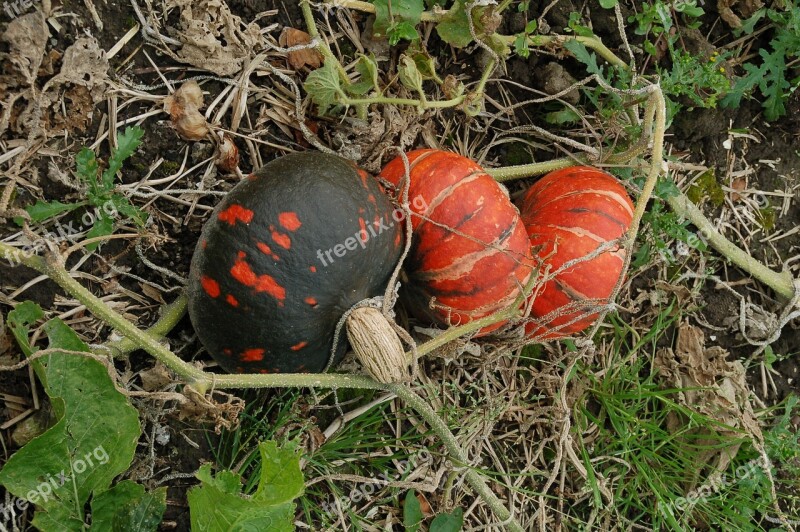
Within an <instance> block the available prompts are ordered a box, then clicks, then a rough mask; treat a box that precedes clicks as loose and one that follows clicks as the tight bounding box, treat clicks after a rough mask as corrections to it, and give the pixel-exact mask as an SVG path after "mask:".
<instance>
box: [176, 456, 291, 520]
mask: <svg viewBox="0 0 800 532" xmlns="http://www.w3.org/2000/svg"><path fill="white" fill-rule="evenodd" d="M259 452H260V454H261V461H262V464H261V479H260V481H259V485H258V488H257V490H256V493H255V495H253V497H252V498H249V499H246V498H244V497H242V495H241V479H240V477H239V476H238V475H236V474H235V473H232V472H230V471H222V472H220V473H218V474H217V475H216V476H213V475H212V474H211V467H210V466H209V465H205V466H203V467H201V468H200V470H199V471H198V472H197V478H198V479H199V480H200V482H201V484H200V486H197V487H194V488H192V489H191V490H189V494H188V499H189V510H190V514H191V522H192V532H198V531H199V532H204V531H205V532H223V531H224V532H228V531H234V530H236V531H244V530H269V531H274V532H284V531H285V532H291V531H293V530H294V525H293V518H294V510H295V504H294V502H292V501H293V500H294V499H295V498H297V497H299V496H300V495H301V494H302V493H303V487H304V482H303V474H302V472H301V471H300V457H299V456H298V454H297V453H296V452H295V450H294V448H284V449H278V446H277V444H276V443H275V442H273V441H266V442H262V443H261V444H259Z"/></svg>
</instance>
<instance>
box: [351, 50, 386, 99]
mask: <svg viewBox="0 0 800 532" xmlns="http://www.w3.org/2000/svg"><path fill="white" fill-rule="evenodd" d="M356 72H358V79H359V80H358V81H357V82H356V83H351V84H350V85H348V86H347V87H345V89H346V90H347V92H349V93H351V94H353V95H355V96H363V95H365V94H367V93H368V92H369V91H371V90H373V89H374V90H376V91H378V92H380V86H379V85H378V63H377V61H376V60H375V55H374V54H369V55H368V56H367V55H360V56H359V57H358V61H356Z"/></svg>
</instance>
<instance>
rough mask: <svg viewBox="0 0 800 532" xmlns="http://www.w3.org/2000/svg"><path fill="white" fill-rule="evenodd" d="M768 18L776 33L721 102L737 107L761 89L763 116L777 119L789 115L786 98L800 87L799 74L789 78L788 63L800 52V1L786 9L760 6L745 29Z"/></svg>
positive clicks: (744, 66) (745, 30) (749, 32)
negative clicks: (787, 113) (756, 62)
mask: <svg viewBox="0 0 800 532" xmlns="http://www.w3.org/2000/svg"><path fill="white" fill-rule="evenodd" d="M765 17H766V18H768V19H769V20H770V21H771V22H772V25H773V32H774V33H773V37H772V39H771V40H770V43H769V47H768V48H761V49H760V50H759V51H758V55H759V58H760V60H761V61H760V64H754V63H745V64H744V65H743V68H744V75H743V76H742V77H740V78H738V79H737V80H736V82H735V83H734V85H733V88H732V89H731V90H730V93H729V94H728V95H727V96H726V97H725V98H724V99H723V101H722V103H723V105H725V106H729V107H736V106H738V105H739V104H740V103H741V100H742V98H744V97H745V96H750V95H752V93H753V92H754V91H755V90H756V89H758V90H759V91H760V92H761V94H762V95H763V96H764V99H763V101H762V106H763V108H764V117H765V118H766V119H767V120H776V119H778V118H780V117H781V116H783V115H785V114H786V106H785V102H786V100H787V99H788V98H789V95H790V94H791V93H792V92H794V91H795V90H797V88H798V87H800V76H798V77H795V78H793V79H790V77H789V76H790V71H789V63H790V62H791V61H792V60H794V59H796V58H797V56H798V54H800V4H798V2H797V0H795V1H794V2H793V3H792V5H790V6H788V7H787V8H786V9H785V10H778V9H775V8H762V9H759V10H758V11H757V12H756V13H755V14H753V16H751V17H750V18H749V19H747V20H746V21H745V22H744V24H743V26H742V32H743V33H745V34H748V35H749V34H751V33H752V32H753V31H754V30H755V26H756V23H757V22H758V21H760V20H761V19H763V18H765Z"/></svg>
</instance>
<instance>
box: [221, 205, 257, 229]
mask: <svg viewBox="0 0 800 532" xmlns="http://www.w3.org/2000/svg"><path fill="white" fill-rule="evenodd" d="M218 218H219V219H220V220H222V221H223V222H226V223H228V224H230V225H236V222H243V223H246V224H249V223H250V222H252V221H253V211H251V210H250V209H245V208H244V207H242V206H241V205H238V204H236V203H234V204H233V205H231V206H230V207H228V208H227V209H225V210H224V211H222V212H221V213H219V216H218Z"/></svg>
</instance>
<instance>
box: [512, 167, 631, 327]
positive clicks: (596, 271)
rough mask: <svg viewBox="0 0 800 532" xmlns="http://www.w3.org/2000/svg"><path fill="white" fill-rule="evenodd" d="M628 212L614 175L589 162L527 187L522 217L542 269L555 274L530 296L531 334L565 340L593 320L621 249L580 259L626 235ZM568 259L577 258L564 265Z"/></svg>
mask: <svg viewBox="0 0 800 532" xmlns="http://www.w3.org/2000/svg"><path fill="white" fill-rule="evenodd" d="M633 210H634V208H633V203H632V202H631V199H630V197H629V196H628V194H627V192H626V191H625V188H624V187H623V186H622V184H620V182H619V181H618V180H617V179H616V178H615V177H614V176H612V175H610V174H608V173H606V172H603V171H601V170H598V169H597V168H591V167H588V166H573V167H570V168H565V169H563V170H557V171H555V172H551V173H549V174H547V175H546V176H544V177H543V178H542V179H540V180H539V181H537V182H536V183H535V184H534V185H533V186H532V187H530V189H528V191H527V192H526V193H525V195H524V197H523V198H522V202H521V205H520V211H521V213H522V221H523V222H524V224H525V228H526V230H527V232H528V236H529V238H530V243H531V247H532V248H533V250H534V254H535V255H536V258H537V262H538V264H539V270H540V273H541V274H544V275H547V276H552V278H551V279H549V280H547V281H546V282H544V284H543V286H538V287H536V288H535V289H534V291H533V293H532V298H533V301H532V303H531V317H532V318H533V320H531V321H530V322H529V323H528V324H527V325H526V334H527V335H528V336H529V337H531V338H535V339H542V340H543V339H556V338H562V337H565V336H569V335H570V334H574V333H577V332H580V331H582V330H584V329H586V328H587V327H589V326H590V325H591V324H592V323H594V321H595V320H596V319H597V312H596V310H597V306H598V305H603V304H607V303H608V299H609V297H610V296H611V292H612V291H613V289H614V286H615V285H616V284H617V281H618V280H619V278H620V276H621V275H622V268H623V266H624V263H625V249H624V248H622V247H621V246H620V245H619V244H614V245H611V246H610V247H608V248H605V249H604V250H602V251H600V252H598V254H597V255H596V256H594V257H592V258H589V259H587V260H583V261H580V260H579V259H581V258H582V257H587V256H588V255H590V254H592V253H595V252H597V250H598V248H599V247H600V246H608V245H609V244H608V243H609V242H612V241H614V240H617V239H619V238H620V237H621V236H622V235H623V234H625V232H626V231H627V230H628V227H630V224H631V220H632V218H633ZM569 261H577V262H576V263H575V264H572V265H567V267H566V268H564V265H565V263H567V262H569ZM562 268H563V269H562ZM548 272H549V274H548Z"/></svg>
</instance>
